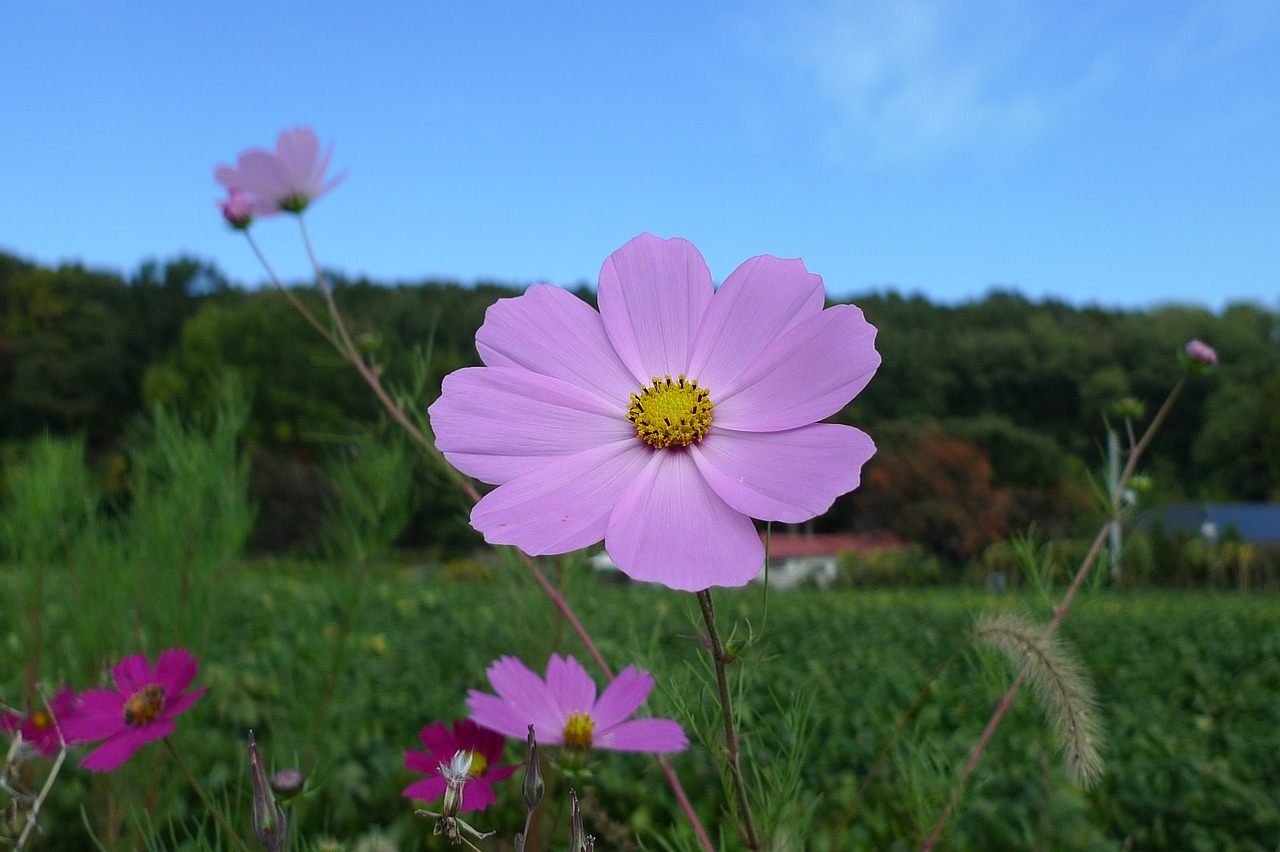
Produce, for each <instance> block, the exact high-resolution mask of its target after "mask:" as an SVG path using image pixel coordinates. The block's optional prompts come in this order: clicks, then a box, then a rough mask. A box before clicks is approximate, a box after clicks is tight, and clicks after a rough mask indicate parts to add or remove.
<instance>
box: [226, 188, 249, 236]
mask: <svg viewBox="0 0 1280 852" xmlns="http://www.w3.org/2000/svg"><path fill="white" fill-rule="evenodd" d="M218 206H219V207H220V208H222V218H224V219H226V220H227V224H228V225H230V226H231V227H233V228H235V229H236V230H237V231H243V230H246V229H247V228H248V227H249V225H250V224H251V223H252V222H253V210H252V208H250V206H249V199H248V198H247V197H246V196H245V194H244V191H243V190H239V189H229V190H227V200H226V201H222V202H219V204H218Z"/></svg>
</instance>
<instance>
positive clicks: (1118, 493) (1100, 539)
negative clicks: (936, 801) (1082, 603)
mask: <svg viewBox="0 0 1280 852" xmlns="http://www.w3.org/2000/svg"><path fill="white" fill-rule="evenodd" d="M1186 382H1187V378H1186V376H1185V375H1184V376H1182V377H1181V378H1179V379H1178V382H1177V384H1175V385H1174V386H1173V389H1172V390H1171V391H1169V396H1168V397H1166V398H1165V401H1164V404H1163V405H1161V406H1160V410H1159V411H1157V412H1156V416H1155V417H1153V418H1151V424H1150V425H1149V426H1147V430H1146V431H1145V432H1144V433H1143V434H1142V439H1141V440H1139V441H1138V443H1137V444H1135V445H1134V446H1133V447H1132V448H1131V449H1130V450H1129V460H1128V461H1127V462H1126V463H1125V466H1124V470H1123V471H1121V473H1120V479H1119V482H1118V484H1117V486H1116V490H1115V493H1114V494H1112V495H1111V503H1110V507H1109V509H1110V511H1109V512H1108V513H1107V519H1106V520H1105V521H1103V522H1102V528H1101V529H1099V530H1098V534H1097V536H1095V537H1094V539H1093V544H1092V545H1091V546H1090V547H1089V552H1088V553H1086V554H1085V557H1084V560H1083V561H1081V563H1080V568H1079V569H1078V570H1077V571H1076V575H1075V577H1074V578H1073V579H1072V581H1071V585H1070V586H1069V587H1068V588H1067V591H1066V593H1065V594H1064V595H1063V596H1062V601H1061V603H1059V604H1058V606H1057V607H1056V608H1055V609H1054V613H1053V619H1052V620H1051V621H1050V622H1049V626H1048V627H1046V628H1045V631H1044V638H1045V639H1048V638H1049V637H1050V636H1052V635H1053V633H1054V631H1056V630H1057V629H1058V626H1059V625H1060V624H1062V620H1063V619H1064V618H1066V617H1067V610H1068V609H1070V607H1071V602H1072V601H1073V600H1075V596H1076V593H1077V592H1078V591H1080V586H1081V585H1083V583H1084V579H1085V577H1087V576H1088V574H1089V571H1090V569H1092V568H1093V564H1094V562H1096V561H1097V559H1098V554H1099V553H1101V552H1102V547H1103V545H1104V544H1105V543H1106V541H1107V536H1108V535H1109V534H1110V532H1111V525H1112V524H1116V523H1119V522H1120V521H1119V517H1118V516H1119V512H1120V504H1121V501H1122V500H1123V499H1124V489H1125V486H1126V485H1127V484H1128V482H1129V479H1130V477H1132V476H1133V471H1134V469H1135V468H1137V466H1138V459H1139V458H1140V457H1141V456H1142V454H1143V452H1145V451H1146V449H1147V447H1148V446H1150V444H1151V439H1152V438H1153V437H1155V434H1156V430H1157V429H1159V428H1160V425H1161V424H1162V423H1164V421H1165V418H1167V417H1168V416H1169V411H1170V410H1171V409H1172V408H1173V403H1174V401H1175V400H1176V399H1177V398H1178V396H1179V395H1180V394H1181V393H1182V388H1183V387H1184V386H1185V385H1186ZM1027 674H1028V663H1023V664H1022V667H1021V669H1019V671H1018V674H1017V676H1016V677H1015V678H1014V679H1013V683H1012V684H1010V686H1009V689H1008V691H1007V692H1005V694H1004V696H1003V697H1002V698H1001V699H1000V703H999V704H997V705H996V709H995V711H994V712H992V714H991V718H990V719H989V720H988V721H987V726H986V727H985V728H983V730H982V736H980V737H979V738H978V742H977V743H976V744H975V745H974V747H973V751H972V752H970V754H969V760H968V762H967V763H965V766H964V771H963V772H961V773H960V780H959V781H957V782H956V785H955V787H954V788H953V789H952V791H951V797H950V798H949V799H948V800H947V803H946V805H944V806H943V808H942V813H941V814H939V815H938V821H937V822H936V823H934V825H933V830H932V831H931V832H930V833H929V837H928V838H927V839H926V840H925V842H924V844H923V845H922V846H921V847H920V852H930V850H932V849H933V847H934V846H935V845H936V844H937V842H938V840H939V838H941V837H942V829H943V828H944V827H945V826H946V824H947V820H948V819H950V817H951V814H952V813H953V812H954V811H955V808H956V805H957V804H959V802H960V796H961V794H963V792H964V788H965V784H967V783H968V781H969V776H970V775H972V774H973V770H974V768H975V767H977V765H978V761H979V760H980V759H981V758H982V754H983V752H985V751H986V749H987V745H988V744H989V743H990V742H991V737H992V736H993V735H994V734H995V732H996V728H997V727H999V725H1000V720H1001V719H1003V718H1004V715H1005V713H1007V712H1008V711H1009V708H1010V707H1011V706H1013V701H1014V699H1015V698H1017V696H1018V690H1019V689H1020V688H1021V687H1022V682H1023V681H1025V680H1026V679H1027Z"/></svg>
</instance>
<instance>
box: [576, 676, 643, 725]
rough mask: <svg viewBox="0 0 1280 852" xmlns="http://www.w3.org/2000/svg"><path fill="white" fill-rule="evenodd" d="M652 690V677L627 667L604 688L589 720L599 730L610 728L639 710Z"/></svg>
mask: <svg viewBox="0 0 1280 852" xmlns="http://www.w3.org/2000/svg"><path fill="white" fill-rule="evenodd" d="M652 689H653V675H651V674H649V673H648V672H639V671H636V667H635V666H634V665H631V666H627V667H626V668H625V669H623V670H622V671H621V672H619V673H618V676H617V677H615V678H614V679H613V680H612V681H610V682H609V685H608V686H606V687H605V689H604V692H603V693H602V694H601V695H600V700H599V701H597V702H596V706H595V709H593V710H592V711H591V718H592V720H593V721H594V722H595V723H596V726H597V727H598V728H600V729H607V728H612V727H613V726H614V725H616V724H618V723H619V722H621V721H622V720H623V719H626V718H627V717H628V716H630V715H631V714H632V713H634V712H636V711H637V710H639V709H640V705H641V704H643V703H644V700H645V699H646V698H648V697H649V692H650V691H651V690H652Z"/></svg>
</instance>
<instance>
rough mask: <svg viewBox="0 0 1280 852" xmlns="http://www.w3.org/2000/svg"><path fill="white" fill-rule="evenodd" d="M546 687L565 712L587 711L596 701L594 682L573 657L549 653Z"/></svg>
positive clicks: (589, 710)
mask: <svg viewBox="0 0 1280 852" xmlns="http://www.w3.org/2000/svg"><path fill="white" fill-rule="evenodd" d="M547 688H548V689H550V690H551V693H552V695H555V696H556V702H557V703H558V704H559V705H560V708H561V709H562V710H564V711H565V712H566V713H572V712H574V711H577V712H579V713H589V712H591V708H592V706H593V705H594V704H595V702H596V682H595V681H593V680H592V679H591V675H589V674H587V670H586V669H584V668H583V667H582V663H580V662H578V661H577V660H575V659H574V658H573V657H569V658H568V659H565V658H564V657H561V656H560V655H559V654H552V655H551V659H550V660H549V661H548V662H547ZM592 717H593V718H594V714H592Z"/></svg>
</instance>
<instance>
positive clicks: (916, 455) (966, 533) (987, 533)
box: [858, 430, 1010, 561]
mask: <svg viewBox="0 0 1280 852" xmlns="http://www.w3.org/2000/svg"><path fill="white" fill-rule="evenodd" d="M859 495H860V496H859V498H858V508H859V511H860V514H863V515H864V519H866V520H870V519H874V520H875V521H877V522H878V523H879V524H880V525H882V526H885V527H888V528H889V529H891V530H893V531H894V532H895V533H897V534H898V535H900V536H902V537H903V538H904V539H906V540H908V541H911V542H915V543H918V544H922V545H924V546H925V547H928V548H929V549H931V550H933V551H935V552H937V553H939V554H942V555H945V556H947V557H949V558H951V559H954V560H957V561H963V560H966V559H969V558H970V557H973V556H975V555H977V554H978V553H980V552H981V551H982V550H983V548H985V547H986V546H987V545H988V544H990V543H991V542H993V541H996V540H998V539H1001V538H1003V537H1004V535H1005V532H1006V529H1007V523H1008V510H1009V505H1010V494H1009V492H1008V490H1007V489H1003V488H995V487H993V486H992V484H991V462H990V460H989V459H988V458H987V454H986V453H985V452H984V451H983V450H982V449H980V448H978V447H976V446H974V445H973V444H967V443H965V442H964V441H957V440H955V439H954V438H948V437H947V436H946V435H944V434H942V433H941V432H940V431H937V430H930V431H928V432H925V433H924V434H922V435H920V436H919V437H918V438H916V439H915V440H914V441H913V442H911V443H909V444H907V445H905V446H904V447H902V448H900V449H898V450H896V451H892V450H891V451H888V452H882V453H880V454H878V455H876V457H875V458H874V459H872V461H871V462H870V463H869V464H868V467H867V471H866V473H865V476H864V477H863V484H862V489H861V491H860V493H859Z"/></svg>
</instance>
